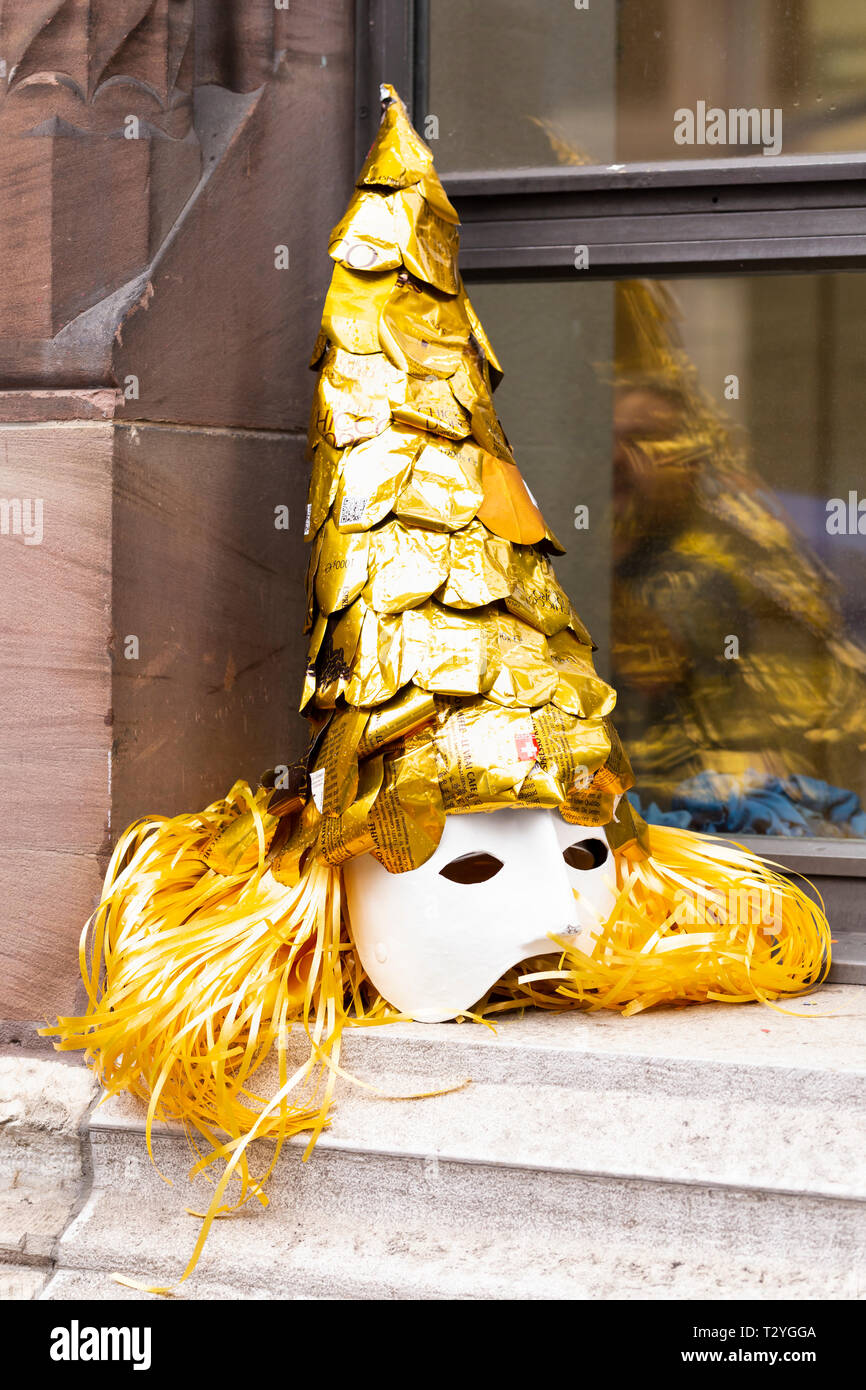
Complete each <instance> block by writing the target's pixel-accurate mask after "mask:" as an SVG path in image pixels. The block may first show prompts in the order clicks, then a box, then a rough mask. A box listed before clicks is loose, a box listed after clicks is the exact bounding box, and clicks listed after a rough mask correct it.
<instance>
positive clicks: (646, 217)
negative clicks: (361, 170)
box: [355, 0, 866, 983]
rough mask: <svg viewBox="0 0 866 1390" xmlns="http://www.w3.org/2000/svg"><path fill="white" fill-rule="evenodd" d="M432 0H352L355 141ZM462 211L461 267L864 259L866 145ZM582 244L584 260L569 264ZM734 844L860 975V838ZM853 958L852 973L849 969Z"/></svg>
mask: <svg viewBox="0 0 866 1390" xmlns="http://www.w3.org/2000/svg"><path fill="white" fill-rule="evenodd" d="M428 18H429V0H356V24H357V29H356V67H355V83H356V86H355V93H356V113H357V126H356V152H357V163H358V165H359V166H360V163H361V162H362V161H363V158H364V156H365V155H366V152H367V150H368V149H369V146H370V144H371V143H372V140H373V137H374V135H375V129H376V125H377V121H378V89H379V85H380V83H382V82H386V81H388V82H392V83H393V84H394V85H395V86H396V87H397V88H398V90H399V91H400V93H401V95H402V96H403V98H404V100H405V101H406V104H407V106H408V108H409V110H410V113H411V114H412V115H413V118H414V120H415V121H416V123H417V122H418V121H420V120H422V119H423V116H424V114H425V112H426V93H427V75H428V56H427V32H428ZM443 182H444V184H445V187H446V190H447V192H448V195H449V197H450V198H451V199H452V201H453V203H454V205H455V207H456V208H457V211H458V212H459V214H460V221H461V249H460V264H461V270H462V271H464V272H466V274H467V278H468V279H473V280H475V279H494V278H495V279H509V278H511V279H515V280H517V279H520V280H527V279H535V278H538V279H541V278H565V277H566V276H568V278H570V277H571V276H573V275H575V274H578V273H579V274H581V275H584V276H588V277H590V278H596V279H615V278H624V277H626V276H628V277H633V276H639V275H665V276H672V275H677V274H680V275H682V274H689V275H697V274H705V275H719V274H721V275H724V274H726V273H727V274H738V275H742V274H749V273H754V274H757V273H767V272H779V273H781V272H786V273H792V272H797V271H829V270H852V269H866V153H864V154H854V155H848V154H837V155H832V154H831V155H779V156H774V157H772V158H769V157H766V156H763V155H758V156H748V157H738V158H733V159H730V160H721V159H720V160H716V159H713V160H684V161H682V162H675V161H670V162H658V163H651V164H628V165H604V166H602V165H599V166H589V165H587V166H581V167H578V168H561V167H553V168H541V169H526V170H505V171H502V172H496V171H494V172H489V171H483V172H472V173H460V174H453V175H451V176H450V177H449V176H447V175H446V176H445V177H444V178H443ZM578 246H586V247H587V248H588V251H589V258H588V259H589V264H588V268H586V269H584V270H581V271H579V272H577V271H575V269H574V254H575V248H576V247H578ZM742 843H744V844H747V845H748V846H749V848H751V849H754V850H756V851H758V852H760V853H761V854H763V855H765V856H767V857H770V858H772V859H774V860H775V861H776V862H777V863H779V864H780V865H781V866H782V867H784V868H787V869H789V870H791V871H792V872H794V873H798V874H808V875H809V877H810V878H812V879H813V880H814V881H815V882H816V886H817V887H818V889H819V891H820V892H821V893H822V895H823V896H824V897H825V900H826V901H828V902H829V903H830V906H831V908H832V911H833V916H834V928H840V929H841V930H842V931H843V932H844V933H845V934H846V936H847V937H848V939H849V941H850V942H852V943H853V942H854V938H855V937H856V938H857V946H856V949H855V952H854V957H855V958H856V959H855V963H854V965H853V966H850V965H849V966H848V967H846V968H847V969H848V970H849V974H848V975H845V974H844V973H843V975H842V978H857V979H858V980H860V981H861V982H863V983H866V934H863V932H862V929H861V930H859V931H858V930H857V929H858V927H859V925H860V911H861V908H860V904H861V900H862V898H863V897H864V895H866V884H864V883H863V882H862V880H863V879H866V843H863V842H861V841H853V840H840V841H832V840H821V839H802V840H801V839H797V840H789V839H785V838H782V837H764V836H749V837H743V840H742ZM851 971H853V973H851Z"/></svg>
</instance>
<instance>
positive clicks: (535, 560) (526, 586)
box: [505, 550, 571, 637]
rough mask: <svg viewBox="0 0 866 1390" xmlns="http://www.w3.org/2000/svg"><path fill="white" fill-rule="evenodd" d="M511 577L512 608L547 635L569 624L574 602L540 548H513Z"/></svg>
mask: <svg viewBox="0 0 866 1390" xmlns="http://www.w3.org/2000/svg"><path fill="white" fill-rule="evenodd" d="M510 578H511V586H510V592H509V593H508V595H507V597H506V599H505V605H506V607H507V608H508V610H509V612H511V613H513V614H514V615H515V617H518V618H523V619H524V620H525V621H526V622H527V623H531V624H532V626H533V627H537V628H538V630H539V632H543V633H544V634H545V636H547V637H552V636H553V635H554V633H556V632H561V631H562V629H563V628H566V627H568V623H569V620H570V618H571V602H570V600H569V598H568V595H567V594H566V592H565V590H564V589H563V588H562V587H561V585H560V584H559V583H558V581H557V578H556V575H555V574H554V573H553V566H552V565H551V563H550V561H549V560H548V559H547V558H546V556H544V555H540V554H539V553H538V551H537V550H514V551H513V552H512V556H511V569H510Z"/></svg>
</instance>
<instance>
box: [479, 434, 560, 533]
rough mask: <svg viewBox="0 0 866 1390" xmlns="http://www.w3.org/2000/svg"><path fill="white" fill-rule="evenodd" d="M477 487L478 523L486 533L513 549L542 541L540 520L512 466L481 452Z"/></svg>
mask: <svg viewBox="0 0 866 1390" xmlns="http://www.w3.org/2000/svg"><path fill="white" fill-rule="evenodd" d="M481 487H482V489H483V492H484V501H483V502H482V504H481V506H480V507H479V508H478V520H479V521H483V522H484V525H485V526H486V527H487V529H488V531H493V533H494V534H495V535H497V536H501V537H502V539H503V540H506V541H512V542H514V543H515V544H516V545H535V544H536V543H537V542H538V541H540V540H542V539H543V538H544V536H545V534H546V532H547V527H546V526H545V524H544V517H543V516H542V515H541V512H540V511H539V510H538V507H537V506H536V503H535V500H534V498H533V497H532V495H531V493H530V491H529V489H528V488H527V486H526V484H525V483H524V481H523V479H522V478H521V476H520V470H519V469H518V468H517V467H516V465H515V464H513V463H508V462H506V461H505V460H503V459H498V458H494V457H493V455H492V454H488V453H486V452H485V453H484V454H483V455H482V458H481Z"/></svg>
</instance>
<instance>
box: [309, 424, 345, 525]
mask: <svg viewBox="0 0 866 1390" xmlns="http://www.w3.org/2000/svg"><path fill="white" fill-rule="evenodd" d="M342 460H343V450H342V449H335V448H334V447H333V445H331V444H327V443H326V442H325V441H324V440H321V441H320V442H319V443H318V444H317V445H316V449H315V453H314V454H313V470H312V473H311V474H310V490H309V493H308V494H307V515H306V518H305V521H304V539H305V540H311V539H312V538H313V536H315V534H316V532H317V531H318V530H319V529H320V527H322V526H323V525H324V524H325V522H326V521H327V519H328V513H329V512H330V510H331V508H332V506H333V505H334V498H335V497H336V495H337V487H338V485H339V481H340V470H341V468H342Z"/></svg>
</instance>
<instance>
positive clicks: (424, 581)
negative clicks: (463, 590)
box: [368, 521, 450, 613]
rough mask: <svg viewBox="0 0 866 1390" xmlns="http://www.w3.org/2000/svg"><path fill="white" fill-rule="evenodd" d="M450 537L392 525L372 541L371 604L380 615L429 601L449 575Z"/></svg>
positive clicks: (378, 531) (434, 532)
mask: <svg viewBox="0 0 866 1390" xmlns="http://www.w3.org/2000/svg"><path fill="white" fill-rule="evenodd" d="M449 539H450V538H449V537H448V535H445V534H443V533H442V532H441V531H422V530H421V529H420V528H415V527H413V528H411V529H409V528H407V527H405V526H403V525H402V524H401V523H400V522H399V521H389V522H387V523H386V524H385V525H384V526H381V527H380V528H379V529H378V530H377V531H374V532H373V534H372V536H371V537H370V561H369V565H370V581H371V582H370V587H369V591H368V602H369V604H370V606H371V608H375V610H376V612H377V613H402V612H403V610H404V609H405V608H413V607H414V606H415V605H416V604H417V603H420V602H421V600H422V599H425V598H429V596H430V594H432V593H434V592H435V590H436V589H438V588H439V586H440V584H443V583H444V582H445V579H446V578H447V575H448V547H449Z"/></svg>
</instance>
